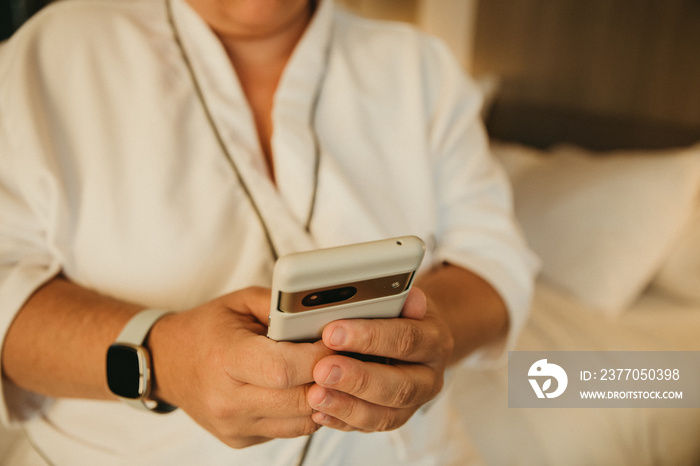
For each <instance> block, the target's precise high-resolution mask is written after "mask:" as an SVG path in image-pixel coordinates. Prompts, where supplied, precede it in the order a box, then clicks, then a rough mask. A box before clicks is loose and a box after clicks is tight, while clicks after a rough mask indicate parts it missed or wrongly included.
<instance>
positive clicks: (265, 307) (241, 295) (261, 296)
mask: <svg viewBox="0 0 700 466" xmlns="http://www.w3.org/2000/svg"><path fill="white" fill-rule="evenodd" d="M219 299H220V301H221V303H222V304H223V305H224V306H226V307H227V308H229V309H230V310H232V311H234V312H238V313H247V314H250V315H252V316H254V317H255V319H256V320H257V321H258V322H259V323H262V324H264V325H265V326H267V320H268V316H269V315H270V305H271V301H272V299H271V295H270V289H269V288H262V287H255V286H254V287H250V288H246V289H244V290H239V291H237V292H235V293H230V294H227V295H224V296H222V297H221V298H219Z"/></svg>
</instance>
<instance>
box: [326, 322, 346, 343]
mask: <svg viewBox="0 0 700 466" xmlns="http://www.w3.org/2000/svg"><path fill="white" fill-rule="evenodd" d="M346 336H347V335H346V332H345V329H344V328H343V327H336V328H334V329H333V333H331V338H330V344H331V346H342V345H343V344H344V343H345V337H346Z"/></svg>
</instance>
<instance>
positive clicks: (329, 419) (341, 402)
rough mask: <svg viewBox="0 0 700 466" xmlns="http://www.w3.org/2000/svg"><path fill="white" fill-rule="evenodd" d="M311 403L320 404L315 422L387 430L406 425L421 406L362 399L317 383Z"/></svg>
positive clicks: (312, 393)
mask: <svg viewBox="0 0 700 466" xmlns="http://www.w3.org/2000/svg"><path fill="white" fill-rule="evenodd" d="M309 403H311V404H313V405H315V406H316V407H317V410H318V411H319V412H318V413H315V414H314V415H313V416H312V419H313V420H314V421H315V422H318V423H319V424H321V425H325V426H327V427H331V428H334V429H338V430H343V431H349V430H360V431H364V432H383V431H387V430H393V429H396V428H398V427H400V426H401V425H403V424H404V423H405V422H406V421H407V420H408V419H409V418H410V417H411V415H412V414H413V412H415V409H417V408H404V409H399V408H389V407H386V406H377V405H374V404H372V403H368V402H366V401H364V400H360V399H358V398H355V397H353V396H350V395H348V394H347V393H343V392H339V391H336V390H330V389H327V388H324V387H320V386H318V385H315V386H313V387H312V388H311V390H309Z"/></svg>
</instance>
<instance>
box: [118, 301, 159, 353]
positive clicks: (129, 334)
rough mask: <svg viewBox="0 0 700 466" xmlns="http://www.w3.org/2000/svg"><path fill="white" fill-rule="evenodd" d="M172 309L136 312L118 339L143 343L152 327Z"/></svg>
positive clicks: (122, 341) (123, 341)
mask: <svg viewBox="0 0 700 466" xmlns="http://www.w3.org/2000/svg"><path fill="white" fill-rule="evenodd" d="M171 313H172V311H164V310H162V309H146V310H145V311H141V312H139V313H138V314H136V315H135V316H134V317H132V318H131V320H129V322H127V324H126V325H125V326H124V328H123V329H122V331H121V333H120V334H119V336H118V337H117V341H118V342H121V343H131V344H132V345H139V346H141V345H143V342H144V340H146V336H148V332H150V331H151V327H153V325H154V324H155V323H156V322H158V320H159V319H160V318H161V317H164V316H165V315H166V314H171Z"/></svg>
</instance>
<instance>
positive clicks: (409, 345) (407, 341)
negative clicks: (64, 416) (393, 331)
mask: <svg viewBox="0 0 700 466" xmlns="http://www.w3.org/2000/svg"><path fill="white" fill-rule="evenodd" d="M420 339H421V337H420V332H419V330H418V327H417V326H415V325H406V326H404V328H403V330H402V331H401V332H400V333H399V335H398V338H397V341H396V348H397V351H398V358H399V359H401V358H404V357H407V356H408V355H410V354H412V353H413V352H414V351H415V349H416V347H417V346H418V344H419V342H420Z"/></svg>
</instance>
